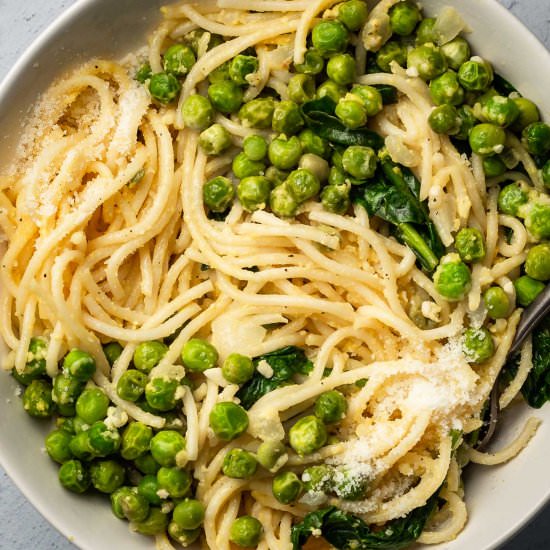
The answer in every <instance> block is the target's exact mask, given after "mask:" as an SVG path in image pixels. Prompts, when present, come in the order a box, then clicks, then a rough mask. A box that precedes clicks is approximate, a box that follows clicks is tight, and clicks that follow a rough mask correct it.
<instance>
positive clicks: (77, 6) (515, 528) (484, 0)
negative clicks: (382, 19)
mask: <svg viewBox="0 0 550 550" xmlns="http://www.w3.org/2000/svg"><path fill="white" fill-rule="evenodd" d="M175 1H176V0H166V2H165V3H166V4H170V3H174V2H175ZM477 1H478V2H479V3H480V4H486V5H489V6H490V8H491V9H492V10H494V11H496V12H499V17H501V18H503V19H506V20H508V22H510V23H511V24H513V25H515V27H516V28H517V29H518V30H519V29H521V36H520V37H519V39H518V40H519V41H520V42H530V43H531V45H532V46H533V47H536V48H537V49H538V50H539V51H540V52H541V55H543V56H544V57H546V63H547V64H548V65H549V66H550V50H549V49H547V47H546V45H545V44H544V43H543V42H542V40H541V39H539V38H538V37H537V36H536V35H535V34H534V33H533V31H531V30H530V29H529V28H528V27H527V26H526V25H525V24H524V23H523V22H522V21H521V20H520V19H519V18H518V17H517V16H516V15H515V14H514V13H512V12H511V11H510V9H509V8H507V7H505V6H504V5H503V4H501V3H500V2H499V1H498V0H477ZM95 2H97V0H75V1H74V2H73V3H72V4H71V5H69V6H67V7H65V8H63V9H62V11H61V12H60V13H59V15H57V16H56V17H55V18H54V19H53V20H52V21H51V22H49V23H48V24H47V25H46V26H45V27H44V28H43V29H42V30H41V31H40V32H39V33H38V34H37V36H36V37H35V38H34V39H33V40H32V41H31V42H30V44H29V45H28V46H27V47H25V48H24V49H23V51H22V53H21V54H20V55H19V56H18V58H17V59H16V61H15V63H13V64H12V65H11V67H10V68H9V69H8V71H7V72H6V74H5V75H4V77H3V78H2V79H1V80H0V104H2V103H3V102H4V100H5V96H6V95H7V94H8V92H9V90H10V88H11V87H12V86H13V85H14V83H16V82H17V80H18V79H19V77H20V75H21V73H22V72H23V71H24V70H25V69H26V68H27V67H28V65H29V63H30V62H31V61H32V59H33V58H34V57H35V56H36V55H37V54H39V53H40V51H41V50H42V48H43V47H44V46H45V45H46V44H47V42H48V41H49V40H50V39H52V38H54V37H55V36H56V35H58V34H59V33H60V32H61V31H62V30H63V28H65V27H66V26H67V25H70V24H71V22H72V20H73V19H75V18H78V17H79V15H80V13H81V12H82V11H84V10H86V9H87V8H88V7H89V6H91V5H92V4H94V3H95ZM441 3H442V5H444V3H445V2H444V0H441ZM543 63H544V62H543ZM27 115H28V114H25V115H23V118H24V117H25V116H27ZM2 253H3V251H2V250H0V255H1V254H2ZM0 466H2V468H3V469H4V471H5V472H6V474H7V476H8V477H9V478H10V479H11V480H12V481H13V483H14V484H15V486H16V487H17V489H18V490H19V491H21V493H22V494H23V495H24V497H25V499H26V500H27V501H28V502H29V503H30V504H31V505H32V506H33V508H34V509H35V510H37V511H38V512H39V513H40V515H41V516H42V517H43V518H44V519H46V520H47V521H48V522H49V523H50V524H51V525H52V526H53V527H54V528H55V529H56V530H57V531H58V532H59V534H60V535H61V536H63V537H64V538H65V539H66V540H67V542H69V543H71V544H73V545H77V546H78V544H79V541H78V538H79V536H78V534H75V535H69V534H68V533H67V532H66V529H65V525H64V522H63V521H62V518H61V516H60V514H59V513H57V512H56V508H54V507H49V506H45V505H42V504H41V503H37V502H35V500H34V498H33V496H32V495H33V493H34V486H33V485H32V484H31V483H28V482H27V481H26V479H25V476H24V473H23V472H22V471H20V470H18V469H17V468H12V467H10V466H9V465H8V463H7V461H6V460H5V458H4V454H3V452H2V447H1V446H0ZM549 503H550V487H548V489H547V492H546V494H545V495H544V496H543V497H542V498H540V499H539V500H538V501H537V502H536V503H534V504H533V505H532V506H531V507H530V509H529V511H528V512H527V513H526V514H524V515H522V517H521V519H520V520H519V521H518V522H516V523H514V524H511V525H510V526H509V527H508V528H507V529H506V530H504V531H503V532H501V534H500V535H499V536H498V538H497V539H495V540H494V542H493V543H491V545H489V546H487V547H486V548H485V550H494V549H496V548H498V547H500V546H501V545H502V544H504V543H505V542H507V541H510V540H511V539H512V538H513V537H514V536H516V535H518V534H519V533H520V531H522V530H524V529H525V528H526V527H527V526H528V525H529V524H530V523H531V522H532V521H533V520H534V519H535V517H536V516H537V515H538V514H539V513H540V512H541V511H542V509H543V508H544V507H545V506H547V505H548V504H549ZM459 538H460V536H459ZM82 548H84V546H83V547H82Z"/></svg>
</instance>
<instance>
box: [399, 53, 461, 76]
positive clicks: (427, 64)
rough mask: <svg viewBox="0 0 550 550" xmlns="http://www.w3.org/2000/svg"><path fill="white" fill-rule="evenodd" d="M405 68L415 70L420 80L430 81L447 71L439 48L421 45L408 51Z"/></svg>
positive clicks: (445, 62)
mask: <svg viewBox="0 0 550 550" xmlns="http://www.w3.org/2000/svg"><path fill="white" fill-rule="evenodd" d="M407 68H408V69H416V71H417V72H418V76H419V77H420V78H421V79H422V80H432V79H434V78H436V77H437V76H439V75H442V74H443V73H444V72H445V71H446V70H447V61H446V59H445V56H444V55H443V53H442V52H441V49H440V48H438V47H437V46H434V45H433V44H423V45H422V46H418V47H416V48H414V49H413V50H411V51H409V53H408V54H407ZM461 83H462V81H461Z"/></svg>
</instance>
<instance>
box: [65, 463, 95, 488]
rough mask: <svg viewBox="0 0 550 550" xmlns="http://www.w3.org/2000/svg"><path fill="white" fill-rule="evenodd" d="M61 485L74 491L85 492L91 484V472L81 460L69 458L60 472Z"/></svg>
mask: <svg viewBox="0 0 550 550" xmlns="http://www.w3.org/2000/svg"><path fill="white" fill-rule="evenodd" d="M58 476H59V482H60V483H61V485H62V486H63V487H64V488H65V489H67V490H69V491H72V492H73V493H84V492H85V491H86V490H87V489H88V487H89V486H90V483H91V480H90V474H89V473H88V470H87V469H86V468H85V467H84V465H83V464H82V462H80V460H68V461H67V462H65V463H64V464H62V465H61V468H59V472H58Z"/></svg>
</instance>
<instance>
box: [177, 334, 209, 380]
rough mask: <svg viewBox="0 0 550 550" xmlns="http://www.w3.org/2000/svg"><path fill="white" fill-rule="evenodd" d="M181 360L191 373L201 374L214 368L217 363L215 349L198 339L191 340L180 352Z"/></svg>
mask: <svg viewBox="0 0 550 550" xmlns="http://www.w3.org/2000/svg"><path fill="white" fill-rule="evenodd" d="M181 360H182V361H183V364H184V365H185V367H186V368H188V369H189V370H190V371H192V372H203V371H205V370H206V369H211V368H212V367H215V366H216V364H217V362H218V352H217V351H216V348H215V347H214V346H213V345H212V344H210V342H207V341H206V340H202V339H200V338H191V339H190V340H188V341H187V342H186V343H185V345H184V346H183V349H182V350H181Z"/></svg>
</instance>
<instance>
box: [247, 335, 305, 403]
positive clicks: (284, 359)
mask: <svg viewBox="0 0 550 550" xmlns="http://www.w3.org/2000/svg"><path fill="white" fill-rule="evenodd" d="M260 361H266V362H267V364H268V365H269V366H270V367H271V368H272V369H273V376H272V377H271V378H266V377H265V376H263V375H262V374H260V373H259V372H258V371H256V372H255V373H254V376H253V377H252V378H251V379H250V380H249V381H248V382H247V383H246V384H244V385H243V386H242V388H241V389H240V390H239V391H238V392H237V397H238V398H239V399H240V400H241V405H242V406H243V407H244V408H245V409H250V407H252V405H254V403H256V401H258V399H260V397H263V396H264V395H265V394H266V393H269V392H270V391H273V390H274V389H276V388H279V387H280V386H285V385H286V384H288V383H291V382H292V378H293V377H294V375H295V374H308V373H310V372H311V370H312V369H313V364H312V363H311V361H310V360H309V359H308V358H307V357H306V354H305V353H304V350H303V349H301V348H298V347H296V346H287V347H284V348H281V349H278V350H276V351H272V352H271V353H266V354H265V355H260V356H258V357H255V358H254V359H253V362H254V366H255V367H257V366H258V364H259V363H260Z"/></svg>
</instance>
